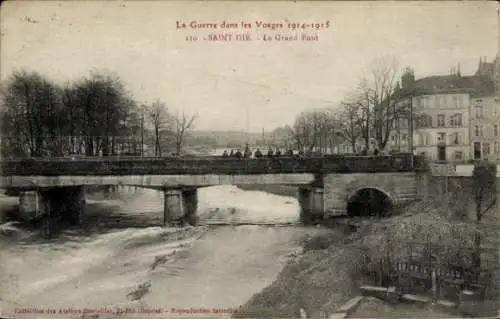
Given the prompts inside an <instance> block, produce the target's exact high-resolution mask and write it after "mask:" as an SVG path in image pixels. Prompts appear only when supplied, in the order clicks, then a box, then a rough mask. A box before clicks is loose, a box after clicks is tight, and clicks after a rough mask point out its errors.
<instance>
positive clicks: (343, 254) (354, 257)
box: [234, 199, 496, 318]
mask: <svg viewBox="0 0 500 319" xmlns="http://www.w3.org/2000/svg"><path fill="white" fill-rule="evenodd" d="M444 202H447V200H446V199H445V200H444ZM436 207H441V212H442V214H439V213H436V211H437V209H436ZM444 207H446V206H444V205H443V204H442V203H440V202H438V201H437V200H435V202H433V204H432V205H431V204H429V203H417V204H415V205H414V206H411V207H409V208H408V212H407V213H405V214H403V215H398V216H394V217H391V218H387V219H383V220H378V221H373V222H371V223H367V224H365V225H362V226H361V227H360V228H359V229H358V230H357V231H356V232H354V233H351V234H350V235H347V236H341V235H340V236H339V234H340V232H335V230H334V229H332V232H331V233H330V234H326V235H322V236H319V237H315V238H312V239H311V240H309V241H308V243H307V244H306V245H305V247H304V253H303V255H302V256H300V257H299V258H297V259H296V260H293V261H292V262H290V263H289V264H287V265H286V266H285V267H284V269H283V270H282V272H281V273H280V274H279V275H278V277H277V279H276V280H275V282H273V283H272V284H271V285H270V286H268V287H266V288H265V289H264V290H263V291H261V292H260V293H257V294H255V295H254V296H253V297H252V298H251V299H250V300H249V301H248V302H246V303H245V304H244V305H242V306H241V308H240V309H239V310H238V312H237V313H235V314H234V317H235V318H248V317H254V318H256V317H259V318H262V317H268V318H269V317H274V318H276V317H279V318H288V317H298V316H299V315H300V313H301V309H302V310H303V311H305V312H306V314H307V317H308V318H328V317H329V316H331V315H332V314H334V313H336V311H337V310H338V309H339V308H340V307H342V306H343V305H344V304H345V303H346V302H347V301H349V300H350V299H351V298H354V297H356V296H360V295H362V291H361V290H360V287H361V286H362V285H366V284H367V282H366V277H365V278H364V279H362V276H363V275H362V274H363V273H364V271H365V270H366V269H367V265H368V264H369V263H373V262H376V260H377V258H378V257H379V258H380V257H381V258H384V257H383V256H385V255H386V254H392V255H395V254H397V253H396V251H398V252H399V248H398V250H393V249H392V248H391V246H390V245H394V243H392V244H389V242H388V241H387V238H388V237H389V236H392V240H393V241H395V242H396V243H397V242H399V243H401V242H403V243H404V242H406V241H411V240H412V238H414V239H413V240H417V241H422V239H418V238H417V237H413V236H414V235H415V234H417V235H418V234H421V236H423V237H426V238H429V240H430V242H437V243H441V244H445V245H450V246H449V249H450V251H452V250H454V249H459V250H460V249H461V248H460V247H461V245H462V244H460V243H459V241H460V242H461V240H460V239H458V238H455V239H453V240H452V239H450V238H451V236H450V232H451V233H453V232H456V231H458V232H459V233H462V234H465V233H466V230H467V229H470V228H469V227H470V225H468V224H467V223H465V224H464V223H454V222H452V221H450V220H449V219H448V218H447V217H445V216H444V215H447V213H448V212H446V208H444ZM388 233H390V234H391V235H387V234H388ZM464 236H465V235H464ZM453 241H456V243H453ZM403 245H404V244H403ZM453 245H456V247H452V246H453ZM443 257H445V256H443ZM367 258H368V259H367ZM367 260H371V262H367ZM494 282H496V281H495V280H494V279H493V281H492V283H494ZM492 286H494V284H493V285H492ZM488 289H496V288H494V287H489V288H487V290H488ZM490 291H491V290H490ZM370 300H371V301H370ZM489 303H490V302H489V301H485V302H484V303H482V304H478V307H480V308H481V309H478V311H481V312H482V311H488V313H489V312H490V310H491V309H489V307H490V305H489ZM483 308H484V309H483ZM487 308H488V309H487ZM453 311H454V310H451V309H450V310H444V309H436V308H435V307H432V306H431V305H420V306H413V305H411V304H406V303H401V304H400V303H396V304H389V303H386V302H384V301H381V300H376V301H375V302H374V301H373V298H372V299H368V301H367V304H365V305H364V306H362V307H360V308H359V309H358V310H356V311H355V312H353V313H351V314H350V316H348V317H349V318H374V317H377V318H379V317H384V318H401V317H406V318H410V317H412V318H416V317H422V316H423V314H426V316H427V317H436V316H438V317H450V316H453V313H452V312H453Z"/></svg>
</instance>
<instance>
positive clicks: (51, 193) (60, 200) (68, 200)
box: [37, 186, 85, 239]
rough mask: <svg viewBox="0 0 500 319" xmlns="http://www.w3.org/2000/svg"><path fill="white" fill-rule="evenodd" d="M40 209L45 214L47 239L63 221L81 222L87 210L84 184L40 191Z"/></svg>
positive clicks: (44, 221)
mask: <svg viewBox="0 0 500 319" xmlns="http://www.w3.org/2000/svg"><path fill="white" fill-rule="evenodd" d="M38 198H39V204H38V206H39V207H38V208H37V209H38V210H39V211H40V213H41V214H42V215H43V217H42V218H43V229H44V234H45V237H46V238H47V239H50V238H51V237H52V236H53V235H54V233H55V232H56V231H57V230H58V228H59V224H60V222H61V221H63V220H66V221H68V222H69V223H70V224H72V225H78V224H80V222H81V220H82V217H83V213H84V210H85V192H84V189H83V187H82V186H76V187H56V188H49V189H43V190H39V191H38Z"/></svg>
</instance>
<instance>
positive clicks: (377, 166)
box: [1, 154, 425, 176]
mask: <svg viewBox="0 0 500 319" xmlns="http://www.w3.org/2000/svg"><path fill="white" fill-rule="evenodd" d="M424 164H425V162H424V161H422V159H420V158H419V157H415V156H414V157H413V158H412V156H411V155H406V154H405V155H397V156H376V157H375V156H339V155H329V156H317V157H296V156H294V157H286V156H280V157H272V158H259V159H255V158H250V159H236V158H223V157H210V156H207V157H164V158H159V157H155V158H137V157H136V158H127V159H122V158H106V157H101V158H90V159H75V160H72V159H52V160H51V159H22V160H4V161H2V172H1V173H2V175H4V176H10V175H25V176H26V175H44V176H58V175H176V174H279V173H327V172H338V173H363V172H401V171H413V170H418V169H424V168H425V165H424Z"/></svg>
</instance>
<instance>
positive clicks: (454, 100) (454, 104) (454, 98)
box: [451, 95, 458, 107]
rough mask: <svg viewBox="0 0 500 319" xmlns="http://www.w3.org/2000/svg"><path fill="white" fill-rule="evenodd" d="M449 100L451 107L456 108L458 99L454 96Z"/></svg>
mask: <svg viewBox="0 0 500 319" xmlns="http://www.w3.org/2000/svg"><path fill="white" fill-rule="evenodd" d="M451 100H452V105H453V107H457V106H458V97H457V96H456V95H453V96H452V97H451Z"/></svg>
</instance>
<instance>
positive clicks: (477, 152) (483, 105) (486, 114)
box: [470, 97, 500, 161]
mask: <svg viewBox="0 0 500 319" xmlns="http://www.w3.org/2000/svg"><path fill="white" fill-rule="evenodd" d="M471 102H472V103H471V120H470V125H471V130H470V140H471V146H472V147H471V157H472V158H473V159H488V160H490V161H497V160H500V98H499V97H481V98H475V99H473V100H472V101H471Z"/></svg>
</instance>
